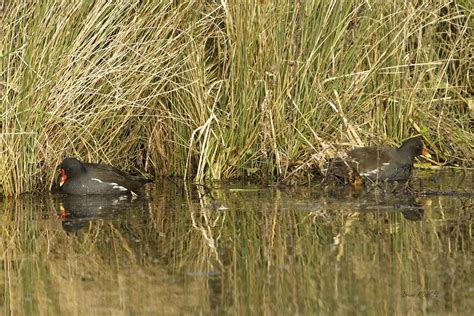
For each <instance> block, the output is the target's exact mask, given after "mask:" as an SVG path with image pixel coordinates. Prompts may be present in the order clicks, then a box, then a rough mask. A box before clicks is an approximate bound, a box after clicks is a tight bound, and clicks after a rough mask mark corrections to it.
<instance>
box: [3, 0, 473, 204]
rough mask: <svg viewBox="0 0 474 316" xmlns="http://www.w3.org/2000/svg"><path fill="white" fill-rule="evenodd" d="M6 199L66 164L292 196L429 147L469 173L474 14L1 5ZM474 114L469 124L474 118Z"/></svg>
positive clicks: (458, 9)
mask: <svg viewBox="0 0 474 316" xmlns="http://www.w3.org/2000/svg"><path fill="white" fill-rule="evenodd" d="M0 5H1V10H0V19H1V30H0V43H1V44H0V45H1V55H0V56H1V59H0V67H1V68H0V72H1V78H0V108H1V116H0V192H1V193H2V194H4V195H15V194H20V193H22V192H28V191H41V190H47V189H49V188H50V187H51V186H52V185H53V183H54V178H55V174H56V166H57V165H58V163H59V162H60V161H61V160H62V159H63V158H64V157H66V156H78V157H80V158H82V159H85V160H89V161H100V162H106V163H111V164H114V165H116V166H118V167H120V168H122V169H125V170H128V171H135V172H136V171H138V170H141V171H144V172H147V173H149V174H152V175H154V176H179V177H185V178H189V179H193V180H195V181H205V180H214V179H216V180H219V179H228V178H235V177H252V178H255V179H260V180H262V179H267V178H271V179H277V180H281V181H283V180H284V181H291V179H301V178H305V177H307V175H308V174H312V173H313V172H314V171H316V172H317V170H318V168H319V167H320V166H321V165H323V164H324V162H325V161H326V159H328V158H329V157H331V156H332V155H334V153H335V151H336V150H338V149H339V148H347V147H351V146H356V145H366V144H374V143H377V144H379V143H385V144H390V145H395V144H397V143H399V142H400V141H401V140H403V139H404V138H407V137H409V136H412V135H415V134H421V135H422V136H423V138H424V139H425V141H426V143H427V145H428V147H429V149H430V151H431V153H432V156H433V158H432V163H437V164H442V165H444V164H456V165H462V166H472V164H473V156H472V153H473V152H474V150H473V149H474V148H473V144H474V137H473V136H474V135H473V134H474V133H473V130H472V124H473V123H472V119H473V118H472V116H470V110H472V109H470V107H469V105H471V106H472V103H473V102H474V101H473V99H472V94H473V86H472V82H471V81H470V79H471V77H472V68H473V65H472V63H473V62H472V48H473V47H472V38H473V36H472V35H473V34H472V19H471V14H472V12H473V10H472V9H473V8H472V4H471V3H470V2H469V1H456V2H454V1H445V2H441V3H440V2H431V1H422V2H418V3H416V4H414V3H411V2H407V3H406V2H403V1H398V2H390V3H388V2H384V1H378V2H377V3H372V4H369V3H368V2H366V1H352V2H351V1H344V2H330V1H302V0H300V1H281V2H279V3H278V4H276V3H275V2H274V1H263V2H260V1H259V2H253V1H244V2H239V1H218V2H212V1H189V2H180V1H176V2H166V1H165V2H161V1H141V2H133V1H123V2H121V1H119V2H114V3H109V2H106V1H103V0H102V1H100V0H99V1H57V0H56V1H42V2H36V1H32V0H27V1H13V0H12V1H2V2H0ZM471 114H472V113H471Z"/></svg>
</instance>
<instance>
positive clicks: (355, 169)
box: [328, 137, 427, 182]
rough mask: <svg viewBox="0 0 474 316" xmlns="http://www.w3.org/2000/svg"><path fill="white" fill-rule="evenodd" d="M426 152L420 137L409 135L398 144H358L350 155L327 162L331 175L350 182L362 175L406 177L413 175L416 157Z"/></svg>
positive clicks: (378, 178) (396, 178)
mask: <svg viewBox="0 0 474 316" xmlns="http://www.w3.org/2000/svg"><path fill="white" fill-rule="evenodd" d="M426 154H427V151H426V148H425V147H424V145H423V141H422V140H421V138H419V137H414V138H410V139H407V140H406V141H404V142H403V143H402V145H401V146H400V147H399V148H391V147H378V146H373V147H360V148H355V149H353V150H351V151H349V152H347V155H348V158H347V159H345V160H344V159H341V158H336V159H333V160H332V161H331V162H330V164H329V166H328V175H329V174H331V175H335V176H336V177H339V178H343V179H345V180H349V181H350V182H354V181H356V180H357V179H360V177H363V178H364V177H365V178H369V179H371V180H373V181H385V180H388V181H406V180H408V179H409V178H410V176H411V173H412V169H413V162H414V159H415V157H417V156H420V155H423V156H425V155H426Z"/></svg>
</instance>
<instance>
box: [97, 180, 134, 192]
mask: <svg viewBox="0 0 474 316" xmlns="http://www.w3.org/2000/svg"><path fill="white" fill-rule="evenodd" d="M91 180H93V181H97V182H99V183H104V184H108V185H111V186H112V189H118V190H119V191H128V189H127V188H125V187H123V186H121V185H119V184H118V183H115V182H104V181H102V180H100V179H97V178H91Z"/></svg>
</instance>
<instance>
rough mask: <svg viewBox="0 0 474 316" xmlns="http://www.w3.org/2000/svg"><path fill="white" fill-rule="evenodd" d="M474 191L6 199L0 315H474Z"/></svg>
mask: <svg viewBox="0 0 474 316" xmlns="http://www.w3.org/2000/svg"><path fill="white" fill-rule="evenodd" d="M472 178H473V174H472V173H470V174H462V173H459V172H458V173H452V172H450V171H448V172H443V173H437V174H433V173H420V172H419V173H418V174H417V177H416V179H415V181H414V183H413V188H414V189H415V194H413V195H407V194H402V193H399V192H398V191H397V192H395V193H389V191H390V190H388V191H387V192H385V193H384V192H383V190H381V189H377V190H375V189H373V188H372V189H369V190H361V191H356V190H354V189H353V188H350V187H332V188H325V189H321V188H320V187H318V186H316V185H311V186H307V187H296V188H277V187H268V186H267V187H263V186H256V185H243V184H241V183H240V184H219V185H216V189H214V190H212V192H209V191H208V190H205V188H203V187H199V186H198V187H196V186H193V185H185V184H183V183H176V182H169V181H162V182H158V183H156V184H154V185H150V186H149V187H148V188H147V192H146V196H145V197H144V198H140V199H133V200H130V199H118V198H107V199H104V198H102V197H87V198H82V197H81V198H66V197H62V196H59V195H54V194H47V195H38V196H34V195H26V196H23V197H21V198H18V199H5V198H4V199H3V200H1V207H0V209H1V210H2V212H1V215H2V229H1V233H0V240H1V243H0V245H1V251H2V258H1V260H2V261H1V269H2V273H3V278H2V279H1V281H0V282H1V288H0V289H1V292H0V299H1V300H0V302H1V305H0V306H1V308H2V310H3V313H4V314H32V315H36V314H43V315H54V314H85V315H95V314H109V315H117V314H120V315H121V314H140V315H141V314H150V315H158V314H165V315H168V314H200V313H201V314H220V313H230V314H242V315H248V314H272V315H273V314H318V313H319V314H328V313H329V314H354V313H364V314H374V313H384V314H394V313H396V314H410V313H411V314H421V313H437V314H444V313H452V314H469V313H470V312H472V311H473V310H474V274H473V257H474V256H473V247H472V239H473V224H472V223H473V215H474V210H473V203H474V196H473V194H472V187H473V180H472ZM385 189H386V188H385ZM210 193H211V194H212V196H213V198H214V200H213V199H212V198H211V196H210V195H211V194H210ZM440 193H443V194H440ZM455 193H462V194H455Z"/></svg>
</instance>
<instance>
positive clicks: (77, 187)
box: [59, 158, 153, 195]
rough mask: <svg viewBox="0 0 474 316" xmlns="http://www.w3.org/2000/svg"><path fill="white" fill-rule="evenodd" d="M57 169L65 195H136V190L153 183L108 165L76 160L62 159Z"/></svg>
mask: <svg viewBox="0 0 474 316" xmlns="http://www.w3.org/2000/svg"><path fill="white" fill-rule="evenodd" d="M59 168H60V177H59V187H60V190H61V192H63V193H66V194H77V195H84V194H137V193H136V190H137V189H138V188H140V187H141V186H143V185H144V184H145V183H149V182H153V181H152V180H150V179H146V178H143V177H140V176H132V175H129V174H127V173H125V172H123V171H121V170H119V169H117V168H115V167H112V166H110V165H104V164H95V163H83V162H81V161H79V160H78V159H76V158H66V159H64V160H63V162H62V163H61V164H60V165H59Z"/></svg>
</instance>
